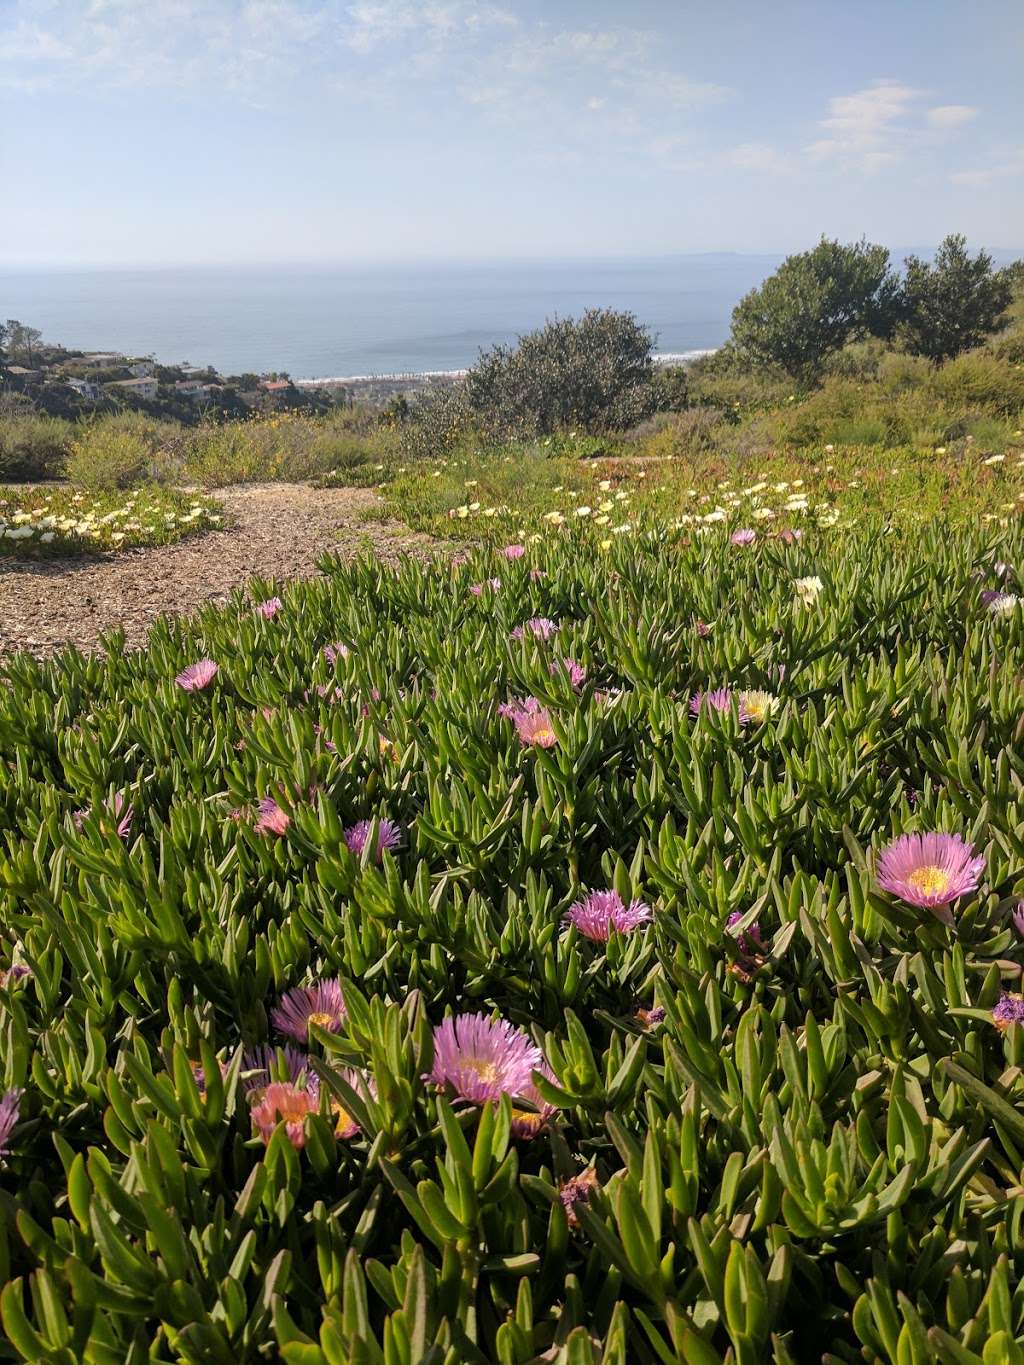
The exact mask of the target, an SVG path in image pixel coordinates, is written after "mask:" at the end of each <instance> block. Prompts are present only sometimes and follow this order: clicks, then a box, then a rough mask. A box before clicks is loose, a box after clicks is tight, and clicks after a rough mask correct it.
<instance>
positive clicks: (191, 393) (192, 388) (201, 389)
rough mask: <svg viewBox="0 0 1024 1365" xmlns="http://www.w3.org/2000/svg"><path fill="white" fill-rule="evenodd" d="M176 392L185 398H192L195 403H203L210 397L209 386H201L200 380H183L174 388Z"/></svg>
mask: <svg viewBox="0 0 1024 1365" xmlns="http://www.w3.org/2000/svg"><path fill="white" fill-rule="evenodd" d="M174 392H175V393H180V394H181V396H182V397H183V398H191V400H192V402H193V403H202V402H203V401H204V400H205V399H207V398H209V396H210V386H209V384H201V383H200V382H199V380H198V379H182V380H180V381H179V382H178V383H177V384H175V386H174Z"/></svg>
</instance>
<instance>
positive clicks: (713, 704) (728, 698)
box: [690, 687, 732, 716]
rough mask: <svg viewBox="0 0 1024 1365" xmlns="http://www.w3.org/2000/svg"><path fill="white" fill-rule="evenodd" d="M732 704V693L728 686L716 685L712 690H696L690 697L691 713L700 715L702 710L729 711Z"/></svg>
mask: <svg viewBox="0 0 1024 1365" xmlns="http://www.w3.org/2000/svg"><path fill="white" fill-rule="evenodd" d="M731 706H732V693H731V692H730V691H729V689H728V688H727V687H716V688H715V689H714V691H712V692H695V693H694V694H693V696H692V697H691V698H690V714H691V715H693V716H699V715H700V713H701V711H703V710H710V711H728V710H729V708H730V707H731Z"/></svg>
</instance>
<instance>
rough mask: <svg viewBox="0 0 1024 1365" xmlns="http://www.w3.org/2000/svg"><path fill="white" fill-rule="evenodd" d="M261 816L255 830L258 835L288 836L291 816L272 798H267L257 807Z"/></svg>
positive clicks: (257, 818)
mask: <svg viewBox="0 0 1024 1365" xmlns="http://www.w3.org/2000/svg"><path fill="white" fill-rule="evenodd" d="M257 810H258V812H259V814H258V815H257V817H256V824H255V825H254V826H253V828H254V829H255V830H256V833H257V834H277V835H281V834H286V833H287V832H288V826H289V825H290V824H291V822H292V820H291V816H290V815H289V814H288V812H287V811H285V810H282V809H281V807H280V806H279V805H278V804H277V802H276V801H275V800H274V798H273V797H272V796H265V797H264V798H263V800H262V801H260V803H259V805H258V806H257Z"/></svg>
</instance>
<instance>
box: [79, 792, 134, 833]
mask: <svg viewBox="0 0 1024 1365" xmlns="http://www.w3.org/2000/svg"><path fill="white" fill-rule="evenodd" d="M108 809H109V810H110V813H111V815H112V816H113V817H114V819H115V821H116V822H117V823H116V824H115V826H114V829H115V831H116V832H117V835H118V837H119V838H121V839H127V838H128V836H129V834H131V832H132V820H133V819H134V818H135V807H134V806H130V805H126V803H125V797H124V793H123V792H116V793H115V794H114V799H113V800H112V801H111V803H110V806H109V808H108ZM91 814H92V811H91V809H89V808H85V809H83V810H76V811H75V812H74V813H73V814H72V816H71V819H72V822H73V823H74V826H75V829H76V830H77V832H78V833H79V834H81V832H82V830H83V829H84V828H85V822H86V820H88V818H89V816H90V815H91ZM100 829H101V830H102V831H103V832H104V834H105V833H107V826H106V824H105V822H104V820H103V818H102V816H101V818H100Z"/></svg>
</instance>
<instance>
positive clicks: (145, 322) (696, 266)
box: [0, 255, 780, 379]
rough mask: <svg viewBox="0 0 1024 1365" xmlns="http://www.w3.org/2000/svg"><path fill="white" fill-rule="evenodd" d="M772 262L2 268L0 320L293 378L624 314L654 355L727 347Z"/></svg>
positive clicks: (427, 365) (408, 365) (386, 368)
mask: <svg viewBox="0 0 1024 1365" xmlns="http://www.w3.org/2000/svg"><path fill="white" fill-rule="evenodd" d="M779 259H780V258H779V257H777V256H735V255H707V256H679V257H673V258H671V259H662V260H646V261H644V260H641V261H605V262H599V261H578V262H572V261H557V262H555V261H552V262H519V263H514V264H495V265H476V264H474V265H465V266H457V265H445V266H417V267H415V268H413V267H411V266H404V267H384V266H374V267H372V268H358V269H357V268H355V267H348V268H338V267H322V266H317V267H313V266H310V267H298V266H282V267H279V268H277V267H273V266H261V267H245V268H234V269H224V268H216V267H188V268H175V269H162V270H153V269H145V270H142V269H140V270H74V271H71V270H59V271H58V270H52V271H42V270H18V271H11V270H0V318H11V317H14V318H19V319H20V320H21V321H22V322H26V323H28V324H29V325H31V326H34V327H38V328H40V329H41V330H42V333H43V336H44V338H45V339H46V340H47V341H53V342H61V343H63V344H64V345H65V346H71V347H75V348H80V349H88V350H117V351H124V352H126V353H127V354H132V355H146V354H149V353H152V354H153V355H155V356H156V357H157V358H158V359H159V360H162V361H164V362H166V363H168V364H174V363H180V362H184V361H187V362H191V363H192V364H197V365H198V364H202V365H205V364H211V365H214V366H216V368H217V369H218V370H220V371H221V372H222V373H224V374H238V373H241V372H243V371H247V370H250V371H256V372H259V371H264V370H284V371H287V372H288V373H289V374H291V375H292V377H293V378H295V379H303V378H306V379H308V378H318V379H319V378H333V377H339V376H352V375H365V374H391V373H406V372H421V371H426V370H452V369H461V368H463V367H464V366H466V365H468V364H471V363H472V362H473V360H474V359H475V358H476V355H477V353H478V351H479V350H480V349H481V347H487V346H491V345H493V344H494V343H496V342H510V341H513V340H514V339H515V337H516V336H517V335H519V334H520V333H521V332H524V331H528V330H530V329H531V328H533V327H537V326H539V325H540V324H542V323H543V322H544V321H545V320H546V319H547V318H550V317H554V316H555V315H558V316H561V317H568V316H573V315H576V314H579V313H581V312H582V311H583V310H584V309H585V308H591V307H609V308H625V309H629V310H631V311H632V312H634V313H635V314H636V315H637V317H638V318H640V320H641V321H642V322H644V323H646V324H647V325H648V326H649V327H650V328H651V329H652V331H653V332H654V333H655V334H656V336H657V343H656V347H657V350H658V351H659V352H661V353H671V354H678V353H684V352H687V351H697V350H705V349H708V348H710V347H714V346H718V345H720V344H721V343H722V342H723V341H724V340H725V338H726V337H727V336H728V333H729V315H730V313H731V311H732V308H733V306H734V304H735V303H736V302H737V301H738V300H739V299H740V298H741V297H742V295H743V294H745V293H746V292H747V290H748V289H750V288H752V287H753V286H754V285H755V284H757V283H759V282H760V281H761V280H762V279H764V277H765V276H766V275H768V274H770V273H771V271H772V270H774V268H775V266H776V265H777V264H778V262H779Z"/></svg>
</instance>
